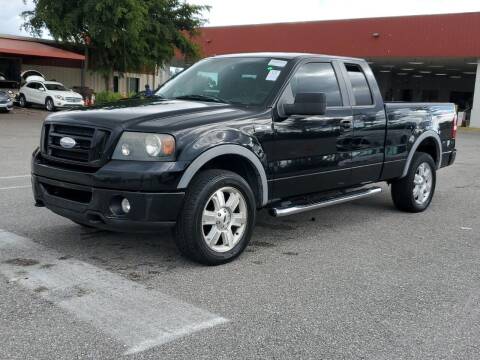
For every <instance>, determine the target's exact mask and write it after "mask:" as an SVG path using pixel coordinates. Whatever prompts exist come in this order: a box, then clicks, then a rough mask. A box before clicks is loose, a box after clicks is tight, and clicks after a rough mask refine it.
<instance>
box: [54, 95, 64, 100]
mask: <svg viewBox="0 0 480 360" xmlns="http://www.w3.org/2000/svg"><path fill="white" fill-rule="evenodd" d="M55 97H56V98H57V99H58V100H65V99H64V98H63V96H62V95H55Z"/></svg>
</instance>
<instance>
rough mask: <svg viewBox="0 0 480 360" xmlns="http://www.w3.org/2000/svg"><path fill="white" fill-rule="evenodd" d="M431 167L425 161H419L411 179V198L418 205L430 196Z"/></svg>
mask: <svg viewBox="0 0 480 360" xmlns="http://www.w3.org/2000/svg"><path fill="white" fill-rule="evenodd" d="M432 180H433V176H432V169H431V168H430V165H429V164H428V163H426V162H423V163H421V164H420V165H419V166H418V168H417V171H415V178H414V180H413V183H414V187H413V198H414V199H415V202H416V203H417V204H418V205H423V204H425V202H426V201H428V199H429V197H430V193H431V191H432Z"/></svg>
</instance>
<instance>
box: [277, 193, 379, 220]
mask: <svg viewBox="0 0 480 360" xmlns="http://www.w3.org/2000/svg"><path fill="white" fill-rule="evenodd" d="M381 192H382V189H381V188H380V187H377V186H375V187H371V188H367V189H360V190H354V191H350V192H348V193H342V194H340V195H338V196H334V197H332V196H330V197H328V198H325V199H321V200H318V201H315V202H311V203H306V204H292V205H291V206H286V207H273V208H272V209H271V213H272V215H273V216H275V217H282V216H289V215H293V214H299V213H302V212H305V211H310V210H316V209H320V208H324V207H327V206H332V205H337V204H343V203H346V202H349V201H353V200H358V199H363V198H366V197H368V196H372V195H375V194H379V193H381Z"/></svg>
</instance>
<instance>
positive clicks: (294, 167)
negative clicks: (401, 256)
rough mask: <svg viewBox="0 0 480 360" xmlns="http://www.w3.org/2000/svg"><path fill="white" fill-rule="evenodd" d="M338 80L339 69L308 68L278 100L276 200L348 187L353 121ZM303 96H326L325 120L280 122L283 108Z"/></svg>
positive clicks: (297, 117) (325, 66) (319, 64)
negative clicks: (297, 96) (298, 96)
mask: <svg viewBox="0 0 480 360" xmlns="http://www.w3.org/2000/svg"><path fill="white" fill-rule="evenodd" d="M337 69H338V71H337ZM340 74H341V72H340V68H339V64H336V63H331V62H320V61H319V62H307V63H304V64H302V65H300V66H299V68H298V69H297V70H296V73H295V74H294V76H293V77H292V78H291V80H290V82H289V84H288V85H287V87H286V89H285V91H284V93H283V95H282V97H281V98H280V100H279V103H278V107H277V110H278V113H279V115H280V121H275V122H274V144H273V149H272V150H273V151H272V152H271V153H270V154H268V157H269V158H270V161H272V162H273V172H274V179H273V193H274V195H273V196H274V197H275V198H285V197H288V196H295V195H302V194H308V193H316V192H321V191H327V190H332V189H338V188H342V187H345V186H347V184H348V183H349V178H350V175H351V159H352V153H351V149H350V143H351V140H352V137H353V127H352V120H353V119H352V109H351V107H350V106H349V102H348V98H347V97H346V96H347V93H346V88H345V84H344V82H343V78H342V77H341V75H340ZM300 93H324V94H325V96H326V100H327V104H326V106H327V107H326V111H325V114H323V115H291V116H283V117H282V107H283V105H284V104H292V103H293V102H294V100H295V96H296V94H300Z"/></svg>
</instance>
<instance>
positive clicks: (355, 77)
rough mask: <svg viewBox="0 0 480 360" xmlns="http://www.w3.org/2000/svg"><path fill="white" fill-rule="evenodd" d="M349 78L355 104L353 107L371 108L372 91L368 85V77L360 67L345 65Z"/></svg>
mask: <svg viewBox="0 0 480 360" xmlns="http://www.w3.org/2000/svg"><path fill="white" fill-rule="evenodd" d="M345 68H346V70H347V76H348V79H349V81H350V84H351V87H352V90H353V97H354V99H353V100H354V104H352V105H353V106H370V105H373V96H372V90H371V89H370V86H369V85H368V81H367V77H366V76H365V73H364V72H363V70H362V68H361V67H360V65H357V64H345Z"/></svg>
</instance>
